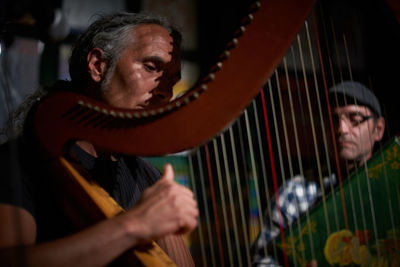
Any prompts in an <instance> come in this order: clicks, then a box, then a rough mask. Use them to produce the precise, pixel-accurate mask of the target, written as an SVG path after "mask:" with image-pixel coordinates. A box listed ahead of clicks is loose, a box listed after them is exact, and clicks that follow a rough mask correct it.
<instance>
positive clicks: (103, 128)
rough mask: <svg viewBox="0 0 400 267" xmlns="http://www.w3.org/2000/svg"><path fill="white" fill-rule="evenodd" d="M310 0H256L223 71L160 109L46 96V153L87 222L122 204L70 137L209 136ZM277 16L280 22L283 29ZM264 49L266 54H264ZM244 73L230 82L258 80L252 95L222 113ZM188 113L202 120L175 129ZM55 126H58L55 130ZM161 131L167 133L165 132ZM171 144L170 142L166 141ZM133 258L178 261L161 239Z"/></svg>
mask: <svg viewBox="0 0 400 267" xmlns="http://www.w3.org/2000/svg"><path fill="white" fill-rule="evenodd" d="M311 5H312V3H311V1H292V2H291V3H289V2H286V3H284V4H282V3H279V2H278V1H264V2H257V3H256V4H255V5H253V7H252V10H251V14H249V16H248V17H247V18H245V20H244V21H243V24H242V27H241V28H240V29H239V31H238V32H237V33H236V35H237V36H236V37H235V38H234V39H233V40H232V42H231V43H230V44H229V45H228V47H227V50H226V51H225V53H224V55H223V57H224V58H221V62H219V63H218V64H216V69H215V70H218V68H220V67H221V65H222V68H223V69H224V71H223V72H222V71H221V72H219V73H218V75H214V74H210V75H209V76H207V77H206V78H205V79H204V80H203V81H201V83H200V85H199V86H198V87H196V88H195V89H193V90H191V91H190V92H188V93H187V94H186V95H184V96H183V97H182V98H180V99H178V100H175V101H174V102H172V103H170V104H168V105H166V106H163V107H160V108H158V109H153V110H143V111H132V110H123V109H113V108H111V107H108V106H106V105H104V104H102V103H100V102H97V101H94V100H92V99H89V98H87V97H85V96H82V95H78V94H74V93H67V92H63V93H56V94H53V95H49V96H48V97H46V98H45V99H44V100H43V101H42V102H41V104H40V105H39V106H38V107H37V109H36V112H35V115H34V125H35V132H36V135H37V137H38V140H39V142H40V144H41V145H42V148H43V150H42V151H43V157H44V159H46V160H48V161H49V162H50V163H51V164H52V167H53V169H54V170H55V172H56V173H57V174H58V176H61V177H62V178H61V179H60V184H61V185H62V186H63V187H64V188H69V189H70V190H69V191H70V192H78V193H76V194H71V195H70V196H68V197H71V198H72V202H75V203H78V205H77V206H81V207H84V211H83V213H85V214H86V215H87V218H85V219H86V221H85V222H83V224H84V225H85V224H88V223H92V222H94V221H97V220H100V219H104V218H109V217H112V216H115V215H116V214H118V213H119V212H122V209H121V208H120V207H119V206H118V205H117V204H116V203H115V201H113V200H112V199H111V198H110V197H109V196H107V194H105V192H104V191H103V190H102V189H101V188H99V187H98V186H97V185H96V184H91V183H90V182H88V181H87V180H86V179H85V178H83V177H82V176H81V175H80V174H79V173H78V172H77V171H76V170H75V168H74V167H73V166H72V165H71V164H70V163H69V162H68V161H66V160H65V158H64V157H63V155H64V152H65V151H64V149H65V145H66V144H67V143H68V142H69V141H73V140H87V141H89V142H91V143H93V144H94V145H96V146H99V147H103V148H106V149H111V150H113V151H116V152H120V153H125V154H136V155H156V154H166V153H172V152H178V151H182V150H184V149H188V148H192V147H194V146H197V145H199V144H201V143H204V142H205V141H206V140H208V139H209V138H211V137H212V136H213V135H214V134H215V133H217V132H219V131H221V130H222V129H223V128H224V127H225V126H226V124H228V123H229V121H231V120H232V119H233V118H234V117H236V116H238V114H239V112H240V111H241V110H243V108H244V107H245V106H246V105H247V103H248V101H249V100H250V99H252V98H253V97H254V96H255V95H256V94H257V91H258V90H259V88H260V87H261V86H262V84H263V83H265V80H266V78H267V77H268V76H269V74H270V73H271V72H272V70H273V69H274V67H275V66H276V65H277V64H278V62H279V58H280V57H281V56H282V55H283V53H284V51H285V50H286V48H287V47H288V45H289V44H290V41H291V40H292V39H293V38H294V36H295V34H296V33H297V31H298V29H299V27H300V25H301V23H302V22H303V21H304V19H305V17H306V15H307V13H308V11H309V9H310V7H311ZM282 13H285V14H287V15H288V16H290V17H291V18H292V19H291V20H286V19H283V17H282V16H280V15H278V14H282ZM273 22H275V23H276V22H278V23H279V24H280V26H279V28H277V27H275V26H274V23H273ZM244 32H246V34H244ZM241 35H243V36H244V37H241ZM265 43H268V44H269V47H270V50H269V51H268V52H267V53H266V52H265V49H264V47H263V46H264V44H265ZM249 50H251V51H254V52H256V51H259V53H258V54H252V55H249V54H248V53H247V52H246V51H249ZM260 53H262V54H263V56H262V57H260ZM227 58H229V59H227ZM237 64H248V66H249V67H248V68H246V71H245V72H244V71H243V70H239V69H238V68H237ZM250 67H251V68H250ZM238 74H240V77H241V78H240V80H238V83H237V84H236V85H235V86H231V88H230V90H231V92H232V93H233V94H234V95H236V96H239V95H240V92H241V91H242V89H243V88H244V87H245V86H246V87H247V86H249V85H248V81H249V80H252V81H253V82H254V83H253V84H252V85H251V86H249V87H248V88H249V90H247V92H246V94H245V95H246V96H244V95H243V94H242V95H241V96H240V97H234V98H229V99H225V101H223V103H224V107H223V109H225V110H226V112H225V113H222V112H215V111H216V110H220V109H221V106H220V103H222V102H220V101H222V100H223V99H224V90H223V89H224V80H225V79H226V78H228V77H231V76H232V75H233V76H236V75H238ZM239 81H240V82H239ZM226 100H227V101H226ZM181 106H182V107H181ZM202 107H203V108H204V107H207V108H206V110H204V111H203V112H201V114H200V113H199V112H198V110H199V108H200V109H201V108H202ZM178 108H179V109H178ZM211 115H213V116H215V115H216V116H215V120H213V121H210V120H209V119H208V118H209V117H210V116H211ZM189 120H190V121H196V124H193V126H194V127H184V128H180V129H179V130H177V128H175V126H178V125H185V124H187V122H188V121H189ZM54 129H57V130H56V131H53V130H54ZM160 130H161V132H162V133H163V134H159V133H160ZM150 133H152V134H150ZM155 133H157V134H155ZM177 133H179V142H170V139H171V137H176V136H177V135H176V134H177ZM150 136H153V137H154V138H152V142H146V145H142V144H144V143H143V140H146V139H148V138H149V137H150ZM118 140H119V141H118ZM127 144H129V145H127ZM165 144H169V145H168V146H167V147H166V146H165ZM63 173H64V174H65V175H63ZM79 203H85V204H83V205H80V204H79ZM133 260H134V261H136V262H137V261H139V262H140V263H141V264H143V265H146V266H165V265H171V264H172V265H173V263H171V261H170V260H169V259H168V257H166V255H165V254H163V252H162V251H160V249H158V248H157V246H156V245H155V244H153V245H152V246H150V247H148V248H145V249H140V248H135V249H133ZM128 261H129V259H128Z"/></svg>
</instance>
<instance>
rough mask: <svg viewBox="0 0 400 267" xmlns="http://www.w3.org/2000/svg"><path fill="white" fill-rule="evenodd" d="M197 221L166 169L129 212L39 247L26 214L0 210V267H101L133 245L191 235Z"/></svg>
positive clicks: (189, 197)
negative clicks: (175, 235) (173, 235)
mask: <svg viewBox="0 0 400 267" xmlns="http://www.w3.org/2000/svg"><path fill="white" fill-rule="evenodd" d="M182 203H185V204H184V205H182ZM16 215H18V216H16ZM197 216H198V209H197V203H196V201H195V200H194V198H193V193H192V192H191V191H190V190H188V189H187V188H185V187H183V186H181V185H179V184H177V183H175V182H174V181H173V171H172V167H171V166H168V167H167V168H166V170H165V173H164V175H163V176H162V178H161V179H160V180H159V181H158V182H157V183H155V184H154V185H153V186H152V187H150V188H148V189H147V190H146V191H144V193H143V195H142V198H141V199H140V201H139V202H138V203H137V205H135V207H134V208H132V209H130V210H129V211H127V212H125V213H122V214H120V215H118V216H116V217H114V218H112V219H109V220H104V221H102V222H99V223H97V224H95V225H93V226H91V227H89V228H86V229H85V230H83V231H80V232H78V233H75V234H73V235H70V236H67V237H65V238H61V239H57V240H54V241H50V242H45V243H41V244H36V243H35V236H36V223H35V220H34V218H33V217H32V215H31V214H30V213H28V212H27V211H26V210H24V209H22V208H19V207H17V206H11V205H5V204H0V219H1V220H0V246H1V252H0V262H1V263H2V264H1V265H6V266H18V264H19V263H23V265H29V266H69V267H70V266H104V265H107V264H108V263H110V262H112V261H113V260H114V259H116V258H118V256H120V255H121V254H122V253H123V252H125V251H126V250H127V249H129V248H131V247H133V246H135V245H138V244H142V243H147V242H149V241H151V240H156V239H159V238H162V237H164V236H167V235H171V234H184V233H186V232H188V231H191V230H193V229H194V228H195V227H196V225H197ZM16 227H17V228H16ZM20 229H23V230H22V231H20ZM11 232H15V233H17V234H18V236H17V235H12V234H10V233H11ZM20 236H21V237H20ZM19 266H20V265H19Z"/></svg>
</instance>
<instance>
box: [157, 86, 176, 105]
mask: <svg viewBox="0 0 400 267" xmlns="http://www.w3.org/2000/svg"><path fill="white" fill-rule="evenodd" d="M153 97H154V98H155V99H156V100H157V101H158V102H160V103H166V102H169V101H170V100H171V98H172V86H158V87H157V88H156V89H154V91H153Z"/></svg>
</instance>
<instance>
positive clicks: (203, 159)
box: [37, 1, 398, 266]
mask: <svg viewBox="0 0 400 267" xmlns="http://www.w3.org/2000/svg"><path fill="white" fill-rule="evenodd" d="M321 2H322V1H321ZM325 4H327V3H326V2H325ZM312 5H313V3H312V2H311V1H292V2H291V3H289V2H287V1H285V2H284V3H282V2H279V1H260V2H259V4H258V5H255V6H254V10H253V13H252V15H251V16H249V17H247V18H246V19H245V20H244V21H243V25H242V26H243V28H239V30H238V31H237V32H235V38H234V39H232V42H230V43H229V44H228V46H227V49H226V50H225V51H224V53H222V55H221V62H219V63H218V64H216V65H215V67H214V68H213V69H212V71H213V72H212V73H210V74H209V75H208V76H207V77H205V78H204V80H201V81H200V83H199V86H197V87H196V88H195V89H194V90H191V91H189V92H188V93H187V94H186V95H184V96H183V97H181V98H179V99H177V100H175V101H174V102H172V103H170V104H169V105H167V106H165V107H161V108H160V109H155V110H145V111H140V112H139V111H130V110H120V109H110V108H109V107H107V106H105V105H103V104H101V103H98V102H95V101H93V100H91V99H88V98H85V97H83V96H80V95H75V94H69V93H63V94H58V95H53V96H51V97H49V98H48V101H45V102H43V104H42V105H41V106H40V107H39V109H38V113H37V114H38V115H37V125H39V126H38V128H37V132H38V135H39V136H42V138H44V139H46V137H47V134H46V133H47V132H48V128H47V127H49V126H50V125H51V126H52V127H53V125H54V126H56V127H57V128H59V129H60V131H59V132H58V133H57V136H58V137H59V138H58V139H54V140H43V143H44V144H45V149H46V150H47V152H48V154H50V155H52V156H53V157H54V156H55V157H58V156H59V155H61V154H62V151H63V145H64V144H65V142H66V141H67V140H69V139H85V140H89V141H91V142H92V143H94V144H96V145H99V146H103V147H105V148H113V149H114V150H115V151H118V152H121V153H128V154H138V155H146V156H150V155H158V154H166V153H173V152H179V151H182V150H185V149H189V148H193V147H196V146H198V145H200V144H204V146H203V147H201V148H200V149H199V150H197V151H196V152H194V153H193V154H191V155H190V156H189V164H190V167H191V170H192V175H191V176H192V177H193V178H194V179H193V182H192V186H193V189H194V191H195V194H196V195H197V198H198V200H199V204H200V210H201V213H202V216H201V217H200V221H199V227H198V229H199V230H198V231H197V232H196V233H194V234H193V251H194V258H195V260H196V261H197V264H198V265H203V266H225V265H228V266H235V265H238V266H249V265H251V251H250V250H251V249H250V244H251V243H252V242H254V240H255V238H256V235H257V232H258V231H259V229H260V228H261V227H262V225H264V221H263V220H264V211H265V210H268V206H269V203H268V202H269V200H270V199H271V197H273V196H274V194H275V193H274V191H276V190H277V189H278V187H279V185H280V184H282V183H284V182H285V179H286V178H288V177H292V176H294V175H295V174H296V171H298V170H300V172H301V171H302V168H306V167H307V164H311V163H310V162H311V161H313V162H316V163H317V164H316V165H318V166H317V167H318V168H317V169H318V171H322V168H323V166H322V164H321V161H323V160H322V159H321V158H320V159H318V158H319V157H325V156H326V147H325V146H324V144H323V140H327V138H326V137H324V136H323V135H324V134H323V133H322V132H321V131H320V129H321V128H322V125H321V124H322V123H321V124H316V125H313V123H314V122H315V123H319V121H320V118H321V116H320V115H321V114H323V110H322V109H321V107H320V102H318V101H317V102H313V101H314V100H318V99H321V100H322V101H323V99H324V97H325V91H326V88H327V79H324V75H327V76H330V82H333V81H340V80H341V79H343V76H342V75H343V72H344V71H343V70H341V69H343V68H344V69H346V71H345V72H346V74H347V75H349V74H351V73H352V71H351V70H352V69H353V68H354V67H355V66H354V65H353V64H351V63H350V62H348V61H346V51H347V52H349V51H350V50H346V49H344V50H343V51H345V52H344V53H343V54H341V55H345V56H344V57H342V56H340V57H339V56H337V57H333V56H324V55H322V52H321V53H320V51H319V49H318V48H321V47H322V45H321V43H320V45H321V46H318V43H319V42H321V41H320V40H322V37H324V34H325V32H327V31H328V29H331V28H334V27H335V26H337V25H336V24H335V22H334V21H331V22H329V19H328V22H327V25H321V23H317V22H316V21H317V18H316V17H317V16H318V15H317V11H318V9H322V11H326V10H323V8H322V7H321V6H319V5H317V6H316V9H317V11H315V12H316V13H312V14H311V16H310V17H309V18H308V19H307V23H306V25H305V26H304V28H303V30H302V33H303V35H302V34H300V35H297V36H296V34H297V33H298V31H299V29H300V26H301V24H302V23H303V21H304V20H306V18H307V15H308V14H309V12H310V9H311V6H312ZM283 13H284V14H285V16H282V14H283ZM318 14H319V13H318ZM327 17H328V16H327ZM288 18H290V19H288ZM277 25H279V26H277ZM316 28H317V30H314V34H315V35H314V37H312V36H311V35H310V31H312V29H316ZM318 29H319V30H318ZM344 36H346V35H344ZM334 38H338V39H339V37H337V36H334ZM347 38H348V37H347ZM340 39H341V42H340V43H341V44H342V46H341V47H342V48H343V47H346V46H347V45H349V43H348V42H347V41H344V40H346V39H345V38H344V37H343V38H342V37H341V38H340ZM292 40H295V42H294V45H293V46H292V47H290V48H289V45H290V43H291V41H292ZM329 40H332V39H329ZM311 43H314V44H317V45H316V46H315V47H312V46H311V45H310V44H311ZM265 44H268V49H266V47H265ZM337 44H339V42H337V43H336V46H335V43H334V42H332V46H329V45H327V44H325V50H331V51H329V52H332V54H335V53H336V51H337V50H340V49H339V48H338V47H337ZM287 48H289V50H287ZM313 48H316V49H315V50H313ZM353 48H354V47H353ZM249 51H252V52H253V53H249ZM286 51H289V52H288V54H286V56H285V57H284V58H283V61H281V59H282V57H283V56H284V55H285V52H286ZM299 51H301V52H304V51H308V52H307V53H305V54H303V53H300V52H299ZM310 51H311V52H310ZM312 51H314V52H312ZM343 51H342V52H343ZM337 54H339V53H337ZM305 55H307V56H305ZM295 58H297V59H295ZM343 59H344V60H343ZM341 60H342V61H343V62H344V63H343V62H342V63H340V64H339V63H338V61H341ZM280 62H281V63H280ZM239 63H240V64H239ZM317 63H319V65H317ZM290 64H292V65H291V67H288V65H290ZM312 65H314V68H310V69H307V68H306V66H312ZM238 66H241V68H239V67H238ZM285 66H286V67H285ZM276 67H278V69H277V70H274V69H275V68H276ZM316 70H318V72H317V71H316ZM214 71H215V72H214ZM342 71H343V72H342ZM271 74H272V76H271ZM270 76H271V78H270V80H268V81H267V78H268V77H270ZM232 77H238V79H237V80H235V82H234V83H230V84H229V90H230V93H231V94H232V96H233V98H227V97H226V92H225V91H224V89H225V90H226V88H227V81H229V80H231V79H232ZM296 78H298V79H296ZM325 78H326V77H325ZM264 84H266V85H265V87H264V88H263V85H264ZM260 89H261V91H260ZM244 91H245V93H244ZM293 92H296V95H292V96H291V95H290V94H291V93H293ZM258 94H259V95H258ZM257 95H258V96H257ZM256 96H257V97H256ZM235 97H236V98H235ZM254 97H256V98H255V100H254V101H253V102H251V104H250V106H249V108H248V109H246V110H245V111H244V112H243V114H242V115H241V116H240V118H239V119H238V120H237V121H236V122H235V123H232V124H229V122H230V121H231V120H232V119H234V118H235V117H237V116H238V115H240V114H241V112H242V111H243V110H244V109H245V108H246V107H247V106H248V105H249V103H250V101H251V100H252V99H253V98H254ZM295 97H296V98H298V99H300V100H299V101H298V102H295V104H294V105H297V106H296V108H297V109H294V108H293V106H292V105H293V103H291V101H293V99H294V98H295ZM238 98H239V99H238ZM290 99H292V100H290ZM296 103H297V104H296ZM302 103H305V104H304V105H303V104H302ZM291 106H292V107H291ZM285 107H286V108H285ZM214 108H215V109H214ZM47 110H52V111H57V112H52V113H49V112H46V111H47ZM199 110H201V111H202V112H199ZM221 110H222V111H221ZM225 111H226V112H225ZM285 113H286V114H287V115H289V116H287V117H285V116H282V114H283V115H285ZM60 118H61V119H60ZM304 121H306V122H307V123H304ZM49 122H52V123H49ZM192 122H195V124H196V125H193V123H192ZM300 122H303V124H302V126H303V128H304V127H309V128H308V129H307V130H309V129H311V131H308V133H307V132H305V131H304V130H305V129H301V131H300V130H298V126H297V125H296V123H297V124H299V123H300ZM188 124H189V125H191V126H192V125H193V127H186V125H188ZM47 125H48V126H47ZM227 125H228V126H227ZM223 128H225V129H226V131H224V132H222V133H221V130H222V129H223ZM285 128H286V129H285ZM287 128H289V129H287ZM296 130H297V131H298V132H296ZM160 132H161V133H163V134H162V135H160V134H158V133H160ZM310 132H311V134H310ZM154 133H157V135H155V136H154ZM217 133H220V134H219V136H218V137H217V138H215V139H213V140H212V141H208V140H209V139H210V138H211V137H212V136H214V135H215V134H217ZM325 134H327V133H325ZM109 136H114V137H118V138H117V139H118V140H121V142H119V143H118V141H116V140H115V139H109V138H107V137H109ZM149 136H152V137H154V138H151V140H152V142H151V143H144V142H142V140H146V139H147V138H149ZM321 136H322V138H318V137H321ZM125 137H126V138H125ZM128 137H129V139H128ZM171 137H173V138H174V139H179V142H176V143H175V142H171ZM177 137H179V138H177ZM310 137H311V138H310ZM126 140H129V144H130V145H129V146H126ZM135 140H136V142H135ZM321 141H322V143H321ZM143 144H144V145H143ZM226 144H229V145H230V146H229V147H228V146H226ZM318 148H320V149H321V151H322V156H321V155H320V153H319V152H317V151H318ZM299 151H301V152H299ZM248 152H251V153H248ZM304 155H306V156H304ZM294 158H296V160H294ZM311 159H312V160H311ZM395 159H397V160H398V156H395ZM325 160H326V159H325ZM204 163H205V164H206V165H207V166H206V168H205V169H203V166H202V165H203V164H204ZM294 165H296V166H294ZM303 174H305V173H304V172H303ZM317 176H321V175H319V174H318V175H317ZM396 186H397V188H398V184H396ZM252 195H254V197H252ZM392 195H393V194H392ZM394 195H395V197H397V196H398V193H397V196H396V194H394ZM207 199H210V200H211V201H206V200H207ZM254 202H255V204H254V205H253V203H254ZM253 206H254V207H253ZM395 209H396V207H395ZM395 209H394V211H393V208H392V212H396V210H395ZM397 209H398V207H397ZM253 214H255V216H252V215H253ZM393 220H394V219H393ZM326 221H327V220H325V222H326ZM397 223H398V222H396V224H395V225H397ZM393 228H396V227H393ZM352 230H353V229H352ZM288 232H290V229H287V230H286V232H285V231H283V229H281V234H280V238H281V240H276V243H275V244H276V245H275V246H273V248H272V252H269V251H266V253H271V254H276V255H278V254H282V258H283V259H282V262H281V264H282V265H285V266H288V265H290V264H294V265H297V266H303V265H304V264H306V263H307V262H308V261H309V260H310V259H311V258H310V257H309V256H305V255H306V253H303V254H304V256H303V255H301V257H300V260H297V259H294V258H293V254H290V251H303V248H302V247H294V246H293V245H292V246H288V244H291V243H290V242H288V240H290V236H289V237H288V236H287V235H288ZM332 233H333V232H332ZM394 233H396V231H395V232H394ZM291 236H292V237H293V236H295V235H291ZM395 240H396V239H395ZM279 242H281V243H279ZM310 243H312V242H310ZM279 244H280V245H279ZM315 247H316V248H315V250H316V251H320V254H321V251H322V254H323V249H324V248H323V245H321V244H320V243H318V244H316V243H315ZM394 248H395V249H396V248H397V247H396V246H394ZM267 249H269V248H267V247H266V250H267ZM396 253H398V252H395V255H398V254H396ZM322 257H323V256H322ZM275 258H277V259H278V258H279V256H276V257H275ZM315 258H317V259H319V258H318V257H317V256H315ZM380 259H384V257H382V258H380ZM322 260H323V259H322ZM290 262H291V263H290Z"/></svg>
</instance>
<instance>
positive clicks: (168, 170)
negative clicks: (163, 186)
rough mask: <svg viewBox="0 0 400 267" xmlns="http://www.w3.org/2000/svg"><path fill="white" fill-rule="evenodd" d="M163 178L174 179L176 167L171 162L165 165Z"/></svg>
mask: <svg viewBox="0 0 400 267" xmlns="http://www.w3.org/2000/svg"><path fill="white" fill-rule="evenodd" d="M162 179H166V180H168V181H171V182H173V181H174V169H173V168H172V165H171V164H169V163H167V164H165V165H164V171H163V175H162Z"/></svg>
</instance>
